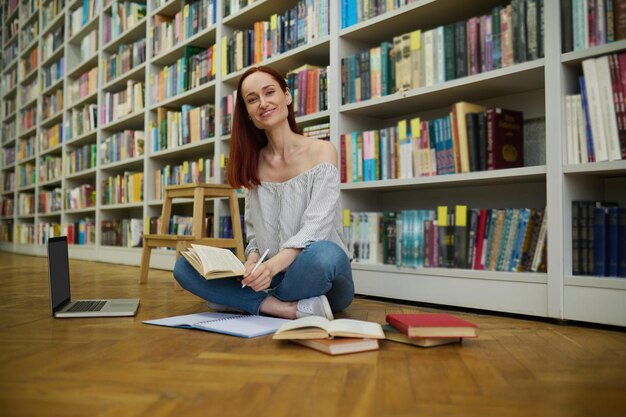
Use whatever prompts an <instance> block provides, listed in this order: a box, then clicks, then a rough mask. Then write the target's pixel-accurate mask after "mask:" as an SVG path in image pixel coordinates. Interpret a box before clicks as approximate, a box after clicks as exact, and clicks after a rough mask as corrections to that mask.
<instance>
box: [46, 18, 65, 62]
mask: <svg viewBox="0 0 626 417" xmlns="http://www.w3.org/2000/svg"><path fill="white" fill-rule="evenodd" d="M64 36H65V26H59V27H58V28H57V29H56V30H54V31H52V32H49V33H48V34H47V35H46V36H44V37H42V38H41V42H40V48H41V60H42V61H45V60H47V59H48V58H50V57H51V56H52V55H53V54H54V53H55V52H56V51H57V49H59V48H61V47H62V46H63V41H64V40H65V39H64Z"/></svg>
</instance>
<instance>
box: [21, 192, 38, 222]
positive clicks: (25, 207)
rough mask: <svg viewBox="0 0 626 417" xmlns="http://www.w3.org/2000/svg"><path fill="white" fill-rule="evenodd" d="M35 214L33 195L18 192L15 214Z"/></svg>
mask: <svg viewBox="0 0 626 417" xmlns="http://www.w3.org/2000/svg"><path fill="white" fill-rule="evenodd" d="M33 214H35V196H34V195H33V194H28V193H20V194H19V195H18V196H17V215H18V216H30V215H33Z"/></svg>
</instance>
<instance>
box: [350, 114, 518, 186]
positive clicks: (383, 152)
mask: <svg viewBox="0 0 626 417" xmlns="http://www.w3.org/2000/svg"><path fill="white" fill-rule="evenodd" d="M451 110H452V111H451V113H450V115H448V116H444V117H441V118H437V119H434V120H430V121H422V120H421V119H420V118H419V117H415V118H413V119H411V120H410V121H407V120H400V121H398V123H397V125H396V126H391V127H388V128H383V129H379V130H369V131H364V132H352V133H345V134H342V135H341V136H340V149H339V151H340V155H341V165H340V173H341V181H342V182H360V181H377V180H388V179H397V178H414V177H420V176H432V175H445V174H455V173H466V172H474V171H483V170H494V169H505V168H516V167H521V166H523V165H524V132H523V113H522V112H518V111H514V110H507V109H501V108H490V109H488V108H485V107H483V106H479V105H475V104H472V103H467V102H459V103H455V104H453V105H452V108H451Z"/></svg>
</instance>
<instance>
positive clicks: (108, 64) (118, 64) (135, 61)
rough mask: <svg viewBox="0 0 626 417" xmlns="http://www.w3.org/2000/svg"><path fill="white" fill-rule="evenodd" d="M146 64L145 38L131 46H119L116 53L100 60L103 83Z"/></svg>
mask: <svg viewBox="0 0 626 417" xmlns="http://www.w3.org/2000/svg"><path fill="white" fill-rule="evenodd" d="M144 62H146V38H141V39H138V40H136V41H135V42H133V43H131V44H121V45H120V46H119V47H118V48H117V52H115V53H113V54H111V55H109V56H108V57H107V58H105V59H103V60H102V71H103V73H104V82H105V83H109V82H111V81H113V80H115V79H116V78H117V77H119V76H120V75H122V74H124V73H126V72H128V71H130V70H131V69H133V68H136V67H138V66H139V65H141V64H143V63H144Z"/></svg>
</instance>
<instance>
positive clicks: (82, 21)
mask: <svg viewBox="0 0 626 417" xmlns="http://www.w3.org/2000/svg"><path fill="white" fill-rule="evenodd" d="M101 4H102V1H101V0H83V1H82V4H81V5H80V6H78V7H77V8H76V9H75V10H73V11H72V12H71V14H70V36H73V35H75V34H76V33H78V32H79V31H80V29H81V28H83V26H85V25H86V24H87V22H88V21H90V20H91V19H93V18H94V17H95V16H96V13H97V12H98V11H99V10H100V8H101Z"/></svg>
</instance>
